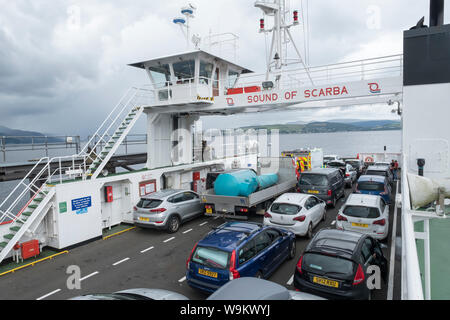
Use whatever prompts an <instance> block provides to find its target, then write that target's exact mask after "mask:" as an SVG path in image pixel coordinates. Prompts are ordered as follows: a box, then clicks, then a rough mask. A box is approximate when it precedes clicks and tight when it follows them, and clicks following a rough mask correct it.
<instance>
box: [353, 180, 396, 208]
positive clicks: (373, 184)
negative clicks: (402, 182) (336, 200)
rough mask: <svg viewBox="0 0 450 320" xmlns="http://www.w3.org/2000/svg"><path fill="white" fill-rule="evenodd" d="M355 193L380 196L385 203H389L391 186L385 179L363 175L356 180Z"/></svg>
mask: <svg viewBox="0 0 450 320" xmlns="http://www.w3.org/2000/svg"><path fill="white" fill-rule="evenodd" d="M355 192H356V193H361V194H371V195H375V196H380V197H382V198H383V200H384V201H385V202H386V203H387V204H390V203H391V186H390V184H389V181H388V179H387V178H386V177H382V176H371V175H364V176H361V177H360V178H359V179H358V183H357V185H356V188H355Z"/></svg>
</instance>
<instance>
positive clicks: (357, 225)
mask: <svg viewBox="0 0 450 320" xmlns="http://www.w3.org/2000/svg"><path fill="white" fill-rule="evenodd" d="M352 227H359V228H368V227H369V225H368V224H363V223H352Z"/></svg>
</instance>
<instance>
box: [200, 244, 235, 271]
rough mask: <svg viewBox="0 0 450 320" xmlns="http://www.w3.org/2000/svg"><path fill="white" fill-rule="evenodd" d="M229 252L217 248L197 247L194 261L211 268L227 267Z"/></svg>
mask: <svg viewBox="0 0 450 320" xmlns="http://www.w3.org/2000/svg"><path fill="white" fill-rule="evenodd" d="M229 255H230V254H229V253H228V252H226V251H222V250H219V249H215V248H208V247H197V248H196V249H195V252H194V254H193V255H192V261H194V262H196V263H200V264H203V265H205V266H208V267H211V268H219V269H225V268H226V267H227V265H228V260H229Z"/></svg>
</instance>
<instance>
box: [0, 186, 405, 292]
mask: <svg viewBox="0 0 450 320" xmlns="http://www.w3.org/2000/svg"><path fill="white" fill-rule="evenodd" d="M350 193H351V190H350V189H346V195H347V196H348V195H349V194H350ZM343 203H344V200H340V201H339V203H338V205H337V206H336V208H335V209H328V211H327V218H326V221H324V222H321V223H320V224H319V225H318V226H317V227H316V229H315V230H314V231H315V232H317V231H318V230H319V229H322V228H333V229H334V228H335V226H334V220H335V218H336V215H337V212H338V210H339V208H340V207H341V206H342V204H343ZM393 213H394V204H392V205H391V207H390V229H392V220H393V216H394V215H393ZM398 219H400V217H398ZM251 221H256V222H262V216H254V217H251ZM399 222H400V220H398V223H397V228H398V229H399V228H400V223H399ZM222 223H223V220H222V219H220V218H219V219H214V218H210V217H200V218H198V219H196V220H192V221H190V222H188V223H186V224H184V225H183V226H182V227H181V228H180V230H179V231H178V233H176V234H167V233H165V232H162V231H158V230H150V229H141V228H135V229H133V230H131V231H128V232H125V233H123V234H121V235H118V236H116V237H112V238H109V239H107V240H98V241H94V242H91V243H89V244H86V245H83V246H80V247H77V248H74V249H71V250H69V253H68V254H66V255H62V256H60V257H57V258H56V259H54V260H50V261H45V262H42V263H40V264H37V265H35V266H34V267H32V268H28V269H24V270H20V271H19V272H16V273H13V274H7V275H5V276H2V277H0V299H1V300H9V299H13V298H15V299H17V298H19V299H24V300H35V299H38V298H41V297H44V296H46V295H48V294H49V293H53V294H51V295H49V296H47V297H45V299H48V300H61V299H68V298H72V297H74V296H79V295H83V294H89V293H111V292H115V291H120V290H125V289H130V288H160V289H167V290H171V291H175V292H178V293H180V294H183V295H185V296H187V297H188V298H190V299H194V300H203V299H205V298H206V297H207V296H206V295H205V294H203V293H201V292H199V291H197V290H195V289H192V288H191V287H189V285H188V284H187V283H186V281H185V280H184V277H185V272H186V259H187V257H188V255H189V254H190V252H191V250H192V248H193V246H194V245H195V244H196V243H197V242H198V241H199V240H201V239H202V238H203V237H204V236H205V235H206V234H207V233H208V232H209V231H210V230H211V227H214V226H219V225H220V224H222ZM391 234H392V230H391V231H390V235H389V237H388V240H387V241H386V243H385V244H387V248H386V249H383V252H384V255H385V257H386V258H387V259H388V260H389V258H390V255H391V252H390V250H391V239H392V237H391ZM296 241H297V253H296V258H295V259H293V260H289V261H286V262H284V263H283V264H282V265H281V266H280V267H279V268H278V269H277V270H276V271H275V272H274V274H272V276H271V277H270V278H269V279H268V280H270V281H274V282H276V283H279V284H281V285H283V286H285V287H287V288H288V289H291V290H294V287H293V285H292V284H288V282H289V280H290V279H291V277H292V275H293V274H294V270H295V265H296V263H297V261H298V259H299V257H300V255H301V254H302V253H303V250H304V249H305V247H306V245H307V244H308V243H309V240H308V239H305V238H297V240H296ZM395 257H396V260H397V263H396V266H395V274H394V284H395V286H394V290H393V298H394V300H396V299H400V265H399V263H400V260H399V259H400V252H399V250H396V254H395ZM71 265H77V266H79V267H80V269H81V277H82V278H85V279H84V280H83V281H82V282H81V289H80V290H77V289H75V290H69V289H68V288H67V284H66V283H67V279H68V277H69V275H68V274H66V270H67V267H68V266H71ZM57 290H58V291H57ZM387 291H388V290H387V283H382V289H381V290H376V291H374V293H373V294H372V299H374V300H386V298H387Z"/></svg>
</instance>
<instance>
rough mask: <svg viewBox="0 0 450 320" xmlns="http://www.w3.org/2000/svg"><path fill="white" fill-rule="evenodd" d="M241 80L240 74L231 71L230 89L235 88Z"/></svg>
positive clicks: (229, 78) (229, 76) (229, 75)
mask: <svg viewBox="0 0 450 320" xmlns="http://www.w3.org/2000/svg"><path fill="white" fill-rule="evenodd" d="M238 78H239V72H236V71H232V70H230V71H229V72H228V88H233V87H234V86H235V85H236V82H237V80H238Z"/></svg>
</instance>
